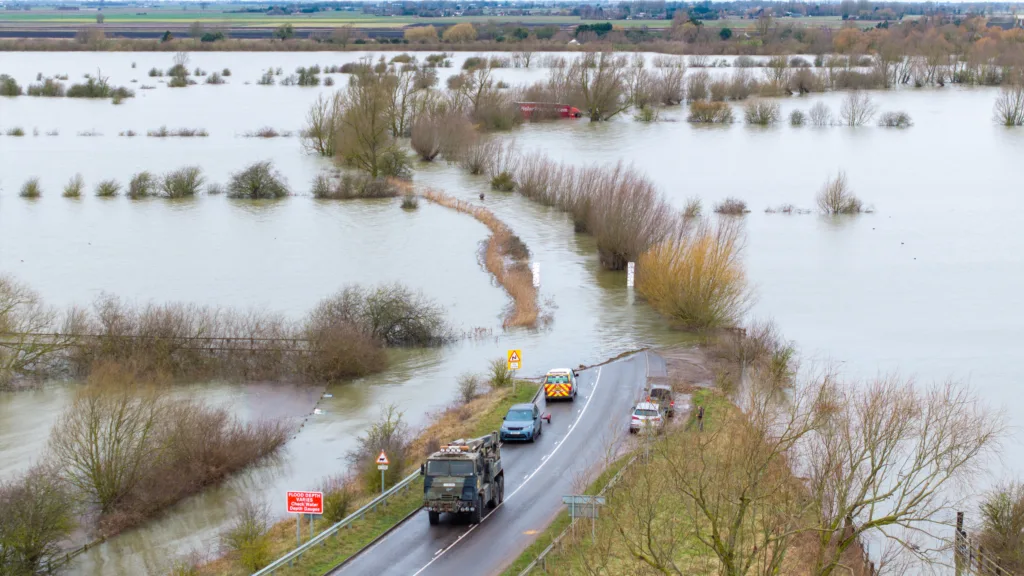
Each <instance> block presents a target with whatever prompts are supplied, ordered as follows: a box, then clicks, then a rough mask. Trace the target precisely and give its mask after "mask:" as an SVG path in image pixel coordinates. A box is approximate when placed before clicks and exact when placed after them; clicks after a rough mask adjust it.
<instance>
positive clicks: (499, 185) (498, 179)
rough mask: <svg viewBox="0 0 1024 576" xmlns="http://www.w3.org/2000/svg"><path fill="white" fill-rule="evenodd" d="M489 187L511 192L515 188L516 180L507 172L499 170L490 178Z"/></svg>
mask: <svg viewBox="0 0 1024 576" xmlns="http://www.w3.org/2000/svg"><path fill="white" fill-rule="evenodd" d="M491 189H493V190H500V191H502V192H511V191H513V190H515V189H516V181H515V179H514V178H512V175H511V174H509V173H508V172H501V173H499V174H496V175H495V176H494V177H493V178H491Z"/></svg>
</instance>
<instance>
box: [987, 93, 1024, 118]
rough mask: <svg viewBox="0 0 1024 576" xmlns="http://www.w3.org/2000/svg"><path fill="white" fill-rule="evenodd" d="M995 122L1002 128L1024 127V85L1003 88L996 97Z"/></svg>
mask: <svg viewBox="0 0 1024 576" xmlns="http://www.w3.org/2000/svg"><path fill="white" fill-rule="evenodd" d="M994 111H995V118H996V122H999V123H1000V124H1002V125H1003V126H1024V83H1022V84H1016V85H1011V86H1004V87H1003V88H1002V89H1001V90H1000V91H999V96H997V97H996V103H995V107H994Z"/></svg>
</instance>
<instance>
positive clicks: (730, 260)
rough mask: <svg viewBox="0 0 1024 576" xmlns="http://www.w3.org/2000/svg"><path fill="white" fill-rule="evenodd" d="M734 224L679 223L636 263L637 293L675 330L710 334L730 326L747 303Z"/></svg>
mask: <svg viewBox="0 0 1024 576" xmlns="http://www.w3.org/2000/svg"><path fill="white" fill-rule="evenodd" d="M742 244H743V243H742V234H741V227H740V223H739V222H738V221H736V220H731V219H726V220H718V221H717V222H716V223H714V224H712V223H711V222H710V221H709V220H707V219H702V220H700V221H699V222H696V223H689V224H687V223H680V224H679V225H678V228H677V229H676V230H675V231H674V232H673V233H672V234H670V235H669V237H668V238H666V239H665V240H663V241H662V242H660V243H658V244H657V245H655V246H654V247H652V248H651V249H650V250H648V251H647V252H645V253H644V254H643V255H642V256H641V257H640V259H639V261H638V262H637V280H636V287H637V292H638V293H639V294H640V295H641V296H643V297H644V298H646V299H647V301H648V302H649V303H650V305H651V306H652V307H653V308H654V309H655V310H657V311H658V312H660V313H661V314H663V315H665V316H667V317H668V318H670V319H672V320H673V321H675V322H677V323H679V325H680V326H682V327H684V328H687V329H692V330H710V329H715V328H725V327H730V326H734V325H736V324H737V323H738V322H739V321H740V320H741V318H742V316H743V314H744V313H745V312H746V310H747V308H748V306H749V304H750V299H751V293H750V289H749V287H748V284H747V277H746V273H745V272H744V269H743V262H742V261H741V259H740V252H741V249H742Z"/></svg>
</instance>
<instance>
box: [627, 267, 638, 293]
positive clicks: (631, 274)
mask: <svg viewBox="0 0 1024 576" xmlns="http://www.w3.org/2000/svg"><path fill="white" fill-rule="evenodd" d="M635 279H636V263H635V262H630V263H628V264H626V288H632V287H633V285H634V283H635V282H634V280H635Z"/></svg>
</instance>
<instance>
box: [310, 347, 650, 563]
mask: <svg viewBox="0 0 1024 576" xmlns="http://www.w3.org/2000/svg"><path fill="white" fill-rule="evenodd" d="M648 373H650V375H651V376H663V375H664V373H665V363H664V361H663V360H662V359H661V358H660V357H658V356H657V355H655V354H649V353H645V352H641V353H639V354H635V355H633V356H629V357H627V358H623V359H621V360H617V361H615V362H612V363H609V364H605V365H604V366H600V367H597V368H591V369H588V370H585V371H583V372H581V373H580V378H579V380H578V381H579V385H580V392H579V395H578V396H577V398H576V400H575V402H559V403H551V404H549V405H547V406H544V407H542V411H544V412H550V413H551V423H550V424H548V423H546V422H545V424H544V427H543V430H542V435H541V437H540V438H539V439H538V440H537V442H536V443H533V444H511V443H506V444H504V445H503V446H502V449H501V451H502V462H503V466H504V468H505V501H504V502H503V503H502V504H501V505H499V506H498V507H497V508H495V509H494V510H492V511H491V512H490V513H489V514H488V515H487V516H485V517H484V519H483V520H482V521H481V522H480V524H466V523H465V522H462V523H459V522H457V521H456V519H454V518H452V517H451V516H449V515H447V514H443V515H442V516H441V524H440V525H438V526H430V524H429V522H428V520H427V513H426V512H425V511H422V510H421V511H420V512H418V513H416V514H414V515H413V516H412V517H410V518H409V519H408V520H406V521H405V522H404V523H402V524H400V525H399V526H398V527H397V528H395V529H394V530H393V531H392V532H391V533H390V534H388V535H387V536H386V537H385V538H383V539H382V540H380V541H379V542H377V543H376V544H375V545H373V546H371V547H369V548H367V549H365V550H363V551H362V552H361V553H359V554H358V555H356V556H354V557H352V558H351V559H350V560H349V561H348V562H346V563H345V564H343V565H342V566H340V567H339V568H338V569H336V570H334V571H332V572H330V574H339V575H340V574H343V575H346V576H354V575H364V574H375V575H376V574H396V575H405V576H410V575H415V576H420V575H422V576H427V575H442V574H444V575H448V574H474V575H476V574H497V573H500V572H501V571H502V570H503V569H504V568H505V567H506V566H508V565H509V564H510V563H511V562H512V561H513V560H515V559H516V558H517V557H518V556H519V554H520V553H521V552H522V551H523V549H525V548H526V547H527V546H528V545H529V544H530V543H531V542H532V541H533V539H534V538H535V537H536V534H537V533H539V532H540V531H542V530H543V529H544V528H545V527H546V526H547V525H548V524H549V523H550V522H551V520H553V519H554V517H555V515H557V514H564V513H565V512H564V507H563V505H562V496H564V495H569V494H576V493H579V492H581V491H582V489H583V486H585V485H586V484H587V483H589V481H590V480H591V479H592V477H593V475H594V473H595V472H597V471H598V470H599V469H600V467H601V466H600V465H602V464H604V463H605V462H606V461H607V459H609V458H610V457H611V456H612V455H614V454H616V453H618V452H619V450H620V449H621V448H622V445H623V443H624V442H627V441H628V436H629V434H628V431H627V428H628V425H629V416H630V411H631V409H632V406H633V404H634V403H635V402H636V401H637V400H638V399H639V398H640V397H641V395H642V393H643V392H642V391H643V387H644V384H645V382H646V377H647V375H648ZM541 402H543V400H541Z"/></svg>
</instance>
